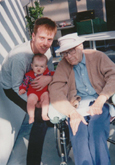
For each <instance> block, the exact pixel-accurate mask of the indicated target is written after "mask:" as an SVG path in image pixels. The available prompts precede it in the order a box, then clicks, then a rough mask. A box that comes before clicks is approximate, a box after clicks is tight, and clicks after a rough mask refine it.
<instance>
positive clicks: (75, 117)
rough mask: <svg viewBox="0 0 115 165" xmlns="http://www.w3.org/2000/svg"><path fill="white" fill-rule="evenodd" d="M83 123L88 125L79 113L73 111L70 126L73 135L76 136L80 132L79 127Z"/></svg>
mask: <svg viewBox="0 0 115 165" xmlns="http://www.w3.org/2000/svg"><path fill="white" fill-rule="evenodd" d="M81 121H82V122H83V123H84V124H85V125H87V124H88V123H87V122H86V121H85V119H84V117H83V116H81V115H80V114H79V113H78V112H77V111H73V112H72V113H71V114H70V126H71V129H72V132H73V135H75V134H76V132H77V131H78V127H79V124H80V122H81Z"/></svg>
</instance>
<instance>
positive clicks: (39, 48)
mask: <svg viewBox="0 0 115 165" xmlns="http://www.w3.org/2000/svg"><path fill="white" fill-rule="evenodd" d="M54 36H55V32H54V31H53V32H52V31H49V30H47V29H46V28H45V27H43V26H40V27H39V28H38V30H37V33H36V34H34V33H33V34H32V51H33V53H34V54H37V53H41V54H44V53H45V52H46V51H47V50H48V49H49V48H50V46H51V44H52V42H53V38H54Z"/></svg>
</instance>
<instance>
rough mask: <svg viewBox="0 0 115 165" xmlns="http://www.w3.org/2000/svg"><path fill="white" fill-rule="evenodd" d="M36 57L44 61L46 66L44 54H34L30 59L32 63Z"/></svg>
mask: <svg viewBox="0 0 115 165" xmlns="http://www.w3.org/2000/svg"><path fill="white" fill-rule="evenodd" d="M36 57H38V58H42V59H43V58H44V59H45V60H46V64H47V62H48V59H47V57H46V56H45V55H44V54H41V53H38V54H34V56H33V58H32V63H33V61H34V59H35V58H36Z"/></svg>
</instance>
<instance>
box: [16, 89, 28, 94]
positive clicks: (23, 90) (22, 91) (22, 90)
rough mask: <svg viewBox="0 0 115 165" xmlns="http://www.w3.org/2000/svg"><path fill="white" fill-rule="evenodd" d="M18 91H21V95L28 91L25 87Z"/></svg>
mask: <svg viewBox="0 0 115 165" xmlns="http://www.w3.org/2000/svg"><path fill="white" fill-rule="evenodd" d="M18 93H19V95H22V94H24V93H26V90H25V89H21V90H20V91H19V92H18Z"/></svg>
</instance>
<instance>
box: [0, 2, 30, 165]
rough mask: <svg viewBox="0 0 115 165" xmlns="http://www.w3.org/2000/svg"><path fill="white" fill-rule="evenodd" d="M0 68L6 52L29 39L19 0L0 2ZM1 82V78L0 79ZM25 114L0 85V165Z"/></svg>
mask: <svg viewBox="0 0 115 165" xmlns="http://www.w3.org/2000/svg"><path fill="white" fill-rule="evenodd" d="M0 21H1V22H0V66H1V64H2V62H3V60H4V58H5V57H6V56H7V54H8V52H9V51H10V50H11V49H12V48H13V47H14V46H15V45H18V44H20V43H23V42H24V41H27V40H28V39H29V35H28V32H27V29H26V23H25V13H24V10H23V7H22V4H21V2H20V0H2V1H0ZM0 80H1V77H0ZM24 117H25V112H23V111H22V110H21V108H19V107H18V106H17V105H15V104H14V103H13V102H11V101H10V100H9V99H8V98H7V97H6V96H5V94H4V92H3V89H2V87H1V85H0V165H6V164H7V162H8V159H9V157H10V154H11V151H12V148H13V146H14V143H15V140H16V138H17V135H18V133H19V130H20V127H21V124H22V122H23V119H24Z"/></svg>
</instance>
